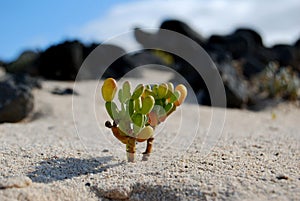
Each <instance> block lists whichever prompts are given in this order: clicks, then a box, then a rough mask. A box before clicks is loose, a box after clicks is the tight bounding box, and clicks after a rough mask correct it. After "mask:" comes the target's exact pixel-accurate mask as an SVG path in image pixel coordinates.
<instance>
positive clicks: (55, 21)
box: [0, 0, 300, 61]
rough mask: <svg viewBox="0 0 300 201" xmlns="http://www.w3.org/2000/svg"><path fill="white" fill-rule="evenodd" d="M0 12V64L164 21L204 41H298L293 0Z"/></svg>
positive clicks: (59, 3) (9, 7) (27, 6)
mask: <svg viewBox="0 0 300 201" xmlns="http://www.w3.org/2000/svg"><path fill="white" fill-rule="evenodd" d="M0 7H1V12H0V19H1V20H0V27H1V33H0V60H5V61H9V60H12V59H15V58H16V57H17V56H18V55H19V54H20V53H21V52H22V51H24V50H26V49H45V48H46V47H48V46H49V45H51V44H53V43H59V42H61V41H63V40H66V39H76V38H77V39H80V40H82V41H84V42H92V41H96V42H101V41H104V40H106V39H108V38H111V37H114V36H115V35H118V34H122V33H124V32H126V31H130V30H132V28H133V27H134V26H140V27H144V28H155V27H158V26H159V25H160V23H161V21H162V20H164V19H166V18H177V19H182V20H183V21H185V22H187V23H188V24H189V25H191V26H192V27H193V28H194V29H196V30H197V31H198V32H199V33H200V34H202V35H203V36H204V37H208V36H209V35H211V34H212V33H219V34H227V33H230V32H231V31H233V30H234V29H235V28H237V27H239V26H247V27H252V28H254V29H256V30H257V31H258V32H259V33H260V34H261V35H262V36H263V39H264V43H265V44H266V45H268V46H271V45H272V44H274V43H293V42H295V41H296V39H297V38H300V24H299V19H300V12H299V10H300V1H299V0H284V1H282V0H264V1H261V0H184V1H183V0H86V1H82V0H44V1H41V0H28V1H17V0H11V1H1V3H0ZM120 45H121V46H129V45H134V40H133V39H132V38H131V39H130V38H128V40H127V39H126V40H122V41H120Z"/></svg>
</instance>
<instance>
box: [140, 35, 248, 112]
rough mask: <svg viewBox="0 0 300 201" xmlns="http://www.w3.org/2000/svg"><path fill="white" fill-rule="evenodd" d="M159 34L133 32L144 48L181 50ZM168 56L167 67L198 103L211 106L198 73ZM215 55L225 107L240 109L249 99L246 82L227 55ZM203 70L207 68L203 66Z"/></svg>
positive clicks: (206, 90) (212, 77)
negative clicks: (162, 46) (157, 47)
mask: <svg viewBox="0 0 300 201" xmlns="http://www.w3.org/2000/svg"><path fill="white" fill-rule="evenodd" d="M160 34H161V33H159V32H158V33H154V34H151V33H147V32H144V31H143V30H139V29H136V30H135V36H136V39H137V41H138V42H139V43H141V44H142V45H143V46H144V47H147V46H148V45H149V44H152V45H153V44H165V43H166V44H165V45H164V46H168V45H170V44H172V48H174V49H180V48H181V46H180V44H178V43H177V41H176V40H172V41H170V40H171V39H170V40H169V41H166V40H165V37H163V36H162V35H160ZM237 46H238V45H237ZM191 48H192V47H191ZM212 52H216V51H212ZM169 54H170V55H171V56H172V57H173V60H174V62H173V63H171V64H168V65H167V66H169V67H171V68H173V69H174V70H176V71H177V72H178V73H179V74H180V75H181V76H183V77H184V78H185V79H186V80H187V81H188V82H189V84H190V85H191V87H192V89H193V90H194V92H195V94H198V97H197V98H198V103H200V104H204V105H211V101H210V96H209V92H208V89H207V86H206V83H205V82H204V79H203V78H202V77H201V75H200V74H199V73H198V71H197V70H196V69H195V68H194V67H193V66H191V65H190V64H189V63H188V62H187V61H185V60H184V59H183V58H181V57H179V56H176V55H174V54H171V53H169ZM216 55H217V56H216V57H215V58H218V62H216V63H217V68H218V70H219V72H220V74H221V77H222V79H223V84H224V87H225V92H226V98H227V106H228V107H237V108H241V107H243V106H244V105H246V104H247V102H248V99H249V91H248V87H247V84H246V82H247V81H245V80H244V77H243V75H241V74H239V73H238V72H237V70H236V69H235V68H234V67H233V66H232V64H231V60H230V57H228V56H227V55H222V56H221V57H218V54H216ZM203 68H208V67H206V66H203ZM204 72H205V71H204ZM175 79H176V78H175ZM206 79H208V80H214V79H218V78H217V77H214V76H213V75H212V76H211V77H207V78H206ZM216 81H217V80H215V82H216ZM212 83H214V81H212Z"/></svg>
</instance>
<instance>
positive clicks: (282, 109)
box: [0, 72, 300, 200]
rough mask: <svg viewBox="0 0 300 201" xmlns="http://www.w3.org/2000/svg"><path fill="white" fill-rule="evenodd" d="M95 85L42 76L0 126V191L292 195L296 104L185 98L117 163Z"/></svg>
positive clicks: (56, 196) (298, 156)
mask: <svg viewBox="0 0 300 201" xmlns="http://www.w3.org/2000/svg"><path fill="white" fill-rule="evenodd" d="M158 75H164V74H163V73H161V72H160V73H159V74H157V76H154V77H157V79H158V78H162V77H163V78H164V79H168V76H169V75H167V74H166V75H164V76H158ZM151 76H153V75H152V74H151ZM157 79H155V81H160V80H157ZM131 81H132V82H133V83H137V82H140V81H141V80H137V79H131ZM151 81H153V80H151ZM97 86H98V82H96V81H85V82H80V83H77V84H76V88H75V90H76V91H77V92H78V93H79V95H78V96H74V100H73V101H72V96H58V95H53V94H51V93H50V90H51V89H53V88H54V87H73V83H71V82H69V83H68V82H50V81H46V82H44V83H43V89H42V90H35V91H34V93H35V101H36V104H35V111H34V113H33V114H32V115H31V117H30V118H28V119H26V120H25V121H23V122H20V123H16V124H10V123H5V124H1V125H0V140H1V145H0V161H1V163H0V200H300V190H299V189H300V146H299V145H300V124H299V117H300V108H299V106H296V105H295V104H281V105H279V106H277V107H276V108H271V109H267V110H265V111H261V112H251V111H246V110H234V109H227V110H225V109H220V108H214V109H211V108H209V107H201V106H198V105H195V104H190V103H187V104H184V105H183V106H182V107H181V108H180V109H179V110H178V111H176V112H175V113H174V114H172V116H171V117H170V118H169V119H167V121H166V122H165V123H164V124H163V125H161V126H160V127H159V128H157V129H156V136H155V141H154V152H153V154H152V155H151V157H150V159H149V161H141V158H142V154H141V153H142V151H143V149H144V148H145V144H144V143H139V144H138V150H137V161H136V163H127V162H126V160H125V159H126V153H125V147H124V145H122V144H121V143H120V142H118V141H117V139H115V138H114V137H113V136H112V133H111V132H110V130H109V129H107V128H105V127H104V122H105V121H106V120H109V118H108V116H107V114H106V112H105V111H104V106H103V101H102V100H101V98H100V93H99V88H97ZM95 92H96V93H95ZM189 102H192V101H189ZM73 115H74V116H73ZM213 115H216V116H217V117H216V118H215V119H214V118H213ZM223 115H225V116H223ZM222 120H225V123H224V126H223V121H222ZM74 125H75V126H74ZM220 131H221V132H220Z"/></svg>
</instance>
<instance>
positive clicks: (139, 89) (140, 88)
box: [131, 84, 145, 100]
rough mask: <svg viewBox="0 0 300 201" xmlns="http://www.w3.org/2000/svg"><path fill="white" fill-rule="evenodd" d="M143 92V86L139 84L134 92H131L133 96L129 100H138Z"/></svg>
mask: <svg viewBox="0 0 300 201" xmlns="http://www.w3.org/2000/svg"><path fill="white" fill-rule="evenodd" d="M144 90H145V87H144V85H143V84H139V85H138V86H137V87H136V88H135V90H134V91H133V94H132V96H131V99H133V100H135V99H138V98H139V97H141V95H142V94H143V92H144Z"/></svg>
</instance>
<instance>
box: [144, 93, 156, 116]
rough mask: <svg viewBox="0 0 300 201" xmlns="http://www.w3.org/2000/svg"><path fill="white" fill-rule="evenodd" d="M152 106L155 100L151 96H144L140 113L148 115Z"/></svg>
mask: <svg viewBox="0 0 300 201" xmlns="http://www.w3.org/2000/svg"><path fill="white" fill-rule="evenodd" d="M154 104H155V99H154V98H153V97H152V96H146V97H145V98H144V99H143V100H142V108H141V113H142V114H148V113H149V112H150V111H151V110H152V108H153V106H154Z"/></svg>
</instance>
